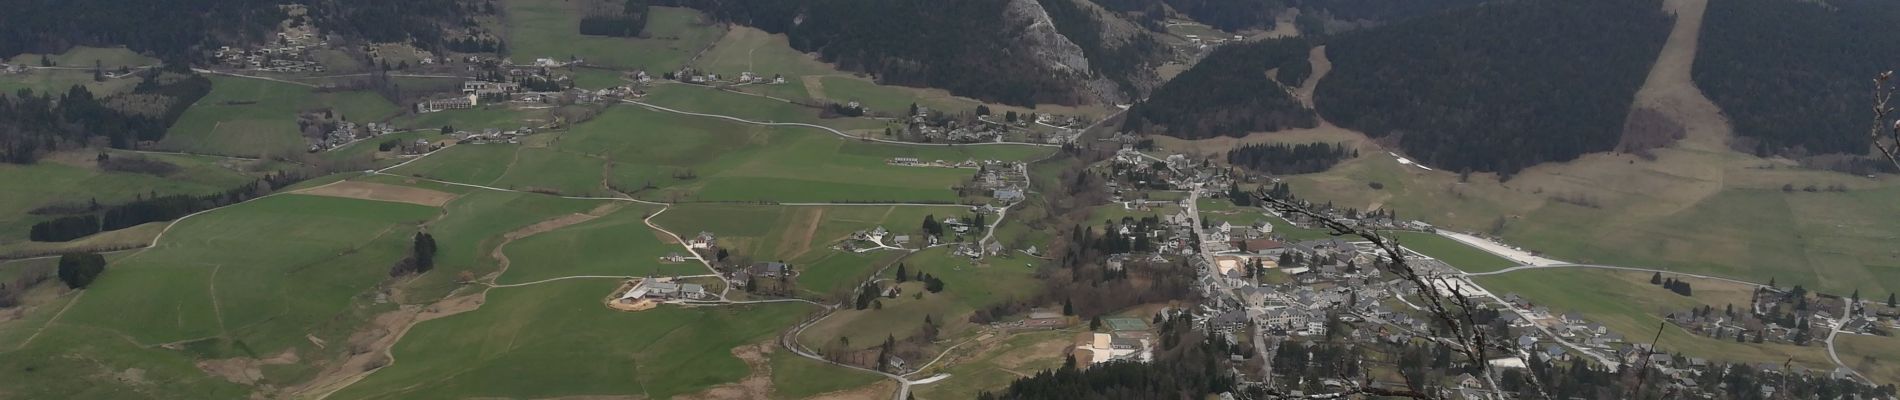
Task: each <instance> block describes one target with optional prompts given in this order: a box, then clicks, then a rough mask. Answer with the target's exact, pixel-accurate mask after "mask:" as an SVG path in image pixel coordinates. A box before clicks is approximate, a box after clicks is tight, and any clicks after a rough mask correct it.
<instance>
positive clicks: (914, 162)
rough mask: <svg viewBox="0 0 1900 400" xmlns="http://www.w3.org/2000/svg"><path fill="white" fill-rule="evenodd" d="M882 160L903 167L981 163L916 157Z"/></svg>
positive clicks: (973, 165) (968, 166) (974, 165)
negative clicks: (928, 159) (919, 158)
mask: <svg viewBox="0 0 1900 400" xmlns="http://www.w3.org/2000/svg"><path fill="white" fill-rule="evenodd" d="M884 162H885V163H886V164H890V165H898V166H905V167H938V168H978V166H980V165H981V164H978V163H977V162H976V160H963V162H955V163H953V162H949V161H944V160H932V161H923V160H918V159H917V157H892V158H891V159H889V160H885V161H884Z"/></svg>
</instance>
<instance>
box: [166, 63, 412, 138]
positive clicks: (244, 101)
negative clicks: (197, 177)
mask: <svg viewBox="0 0 1900 400" xmlns="http://www.w3.org/2000/svg"><path fill="white" fill-rule="evenodd" d="M320 109H330V110H332V111H333V112H335V113H337V114H340V115H338V118H344V119H348V120H349V121H354V122H358V123H363V122H373V121H380V120H383V119H386V118H389V117H391V116H393V115H395V114H396V112H397V111H398V110H397V108H396V105H395V104H391V103H390V102H389V101H388V100H384V99H383V98H382V97H381V96H378V95H375V94H372V93H368V92H326V93H318V92H315V91H313V90H311V89H310V88H308V87H304V86H298V85H292V84H287V83H279V82H271V81H265V80H261V79H244V78H231V77H221V76H212V77H211V93H210V94H207V95H205V97H204V98H202V99H199V100H198V102H197V103H196V104H193V105H192V106H191V108H190V109H187V110H185V114H184V115H183V116H181V117H179V118H178V122H176V123H174V124H173V125H172V127H171V129H170V130H168V131H166V133H165V139H164V140H161V141H159V147H160V148H164V149H168V150H177V151H187V152H198V153H211V154H226V155H243V156H260V155H274V154H285V153H289V152H301V151H303V150H304V149H305V147H306V145H307V143H306V142H305V140H304V138H303V136H302V133H301V132H299V131H298V128H297V114H298V113H299V112H301V111H311V110H320Z"/></svg>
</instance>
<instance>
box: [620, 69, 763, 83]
mask: <svg viewBox="0 0 1900 400" xmlns="http://www.w3.org/2000/svg"><path fill="white" fill-rule="evenodd" d="M642 74H645V73H644V72H642ZM722 78H724V77H722V76H720V75H719V74H717V73H712V72H704V71H700V70H697V69H694V68H692V67H683V68H680V69H679V70H678V71H674V72H673V73H672V77H671V78H670V79H674V80H678V81H680V82H686V83H697V84H701V85H710V84H715V83H721V82H726V81H724V80H722ZM728 83H733V84H740V85H748V84H750V85H761V84H783V83H785V76H784V75H780V74H772V77H771V78H766V77H765V75H764V74H758V73H753V72H752V71H745V72H740V73H739V76H738V77H737V78H735V79H732V80H731V81H730V82H728Z"/></svg>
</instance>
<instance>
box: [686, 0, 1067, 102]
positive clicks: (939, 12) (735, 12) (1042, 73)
mask: <svg viewBox="0 0 1900 400" xmlns="http://www.w3.org/2000/svg"><path fill="white" fill-rule="evenodd" d="M1007 3H1008V0H967V1H952V2H943V1H931V0H835V1H804V0H755V1H722V0H661V1H660V2H659V3H657V4H664V5H677V6H685V7H691V8H695V9H699V10H702V11H705V12H706V13H707V14H708V15H710V16H711V17H712V18H713V19H716V20H719V21H723V22H731V23H737V24H742V25H748V26H753V27H757V28H759V29H761V30H764V31H766V32H771V33H783V34H786V36H787V39H789V40H790V42H791V45H792V48H794V49H797V50H799V51H805V52H812V53H816V54H817V56H818V57H819V58H820V59H822V60H824V61H827V62H832V63H835V64H837V65H838V66H839V67H841V68H843V69H847V70H853V71H862V72H867V73H870V74H872V75H875V76H877V78H878V81H879V83H883V84H890V85H905V86H926V87H936V88H943V89H947V90H949V91H950V92H952V93H955V94H958V95H963V96H970V97H974V98H978V99H982V100H988V101H994V102H998V103H1003V104H1011V105H1021V106H1027V105H1032V104H1049V103H1054V104H1078V103H1081V102H1084V101H1085V100H1086V99H1087V98H1088V97H1089V96H1088V95H1087V94H1086V93H1084V91H1083V90H1081V87H1080V82H1081V81H1082V76H1081V74H1085V73H1086V71H1083V72H1081V74H1079V73H1076V72H1065V71H1059V70H1056V69H1054V68H1052V67H1050V66H1048V65H1047V64H1046V62H1047V61H1046V60H1042V59H1039V58H1038V57H1037V56H1035V55H1034V54H1033V52H1031V51H1028V49H1026V48H1025V46H1028V43H1029V41H1027V40H1023V38H1022V37H1019V36H1018V34H1019V33H1020V32H1021V31H1022V29H1021V28H1022V27H1020V26H1014V25H1013V24H1012V22H1011V21H1009V20H1008V18H1006V17H1005V14H1006V12H1005V11H1004V7H1005V6H1006V5H1007Z"/></svg>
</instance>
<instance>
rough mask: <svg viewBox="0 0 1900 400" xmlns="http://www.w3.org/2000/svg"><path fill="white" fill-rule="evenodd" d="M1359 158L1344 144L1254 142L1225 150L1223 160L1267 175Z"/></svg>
mask: <svg viewBox="0 0 1900 400" xmlns="http://www.w3.org/2000/svg"><path fill="white" fill-rule="evenodd" d="M1355 157H1359V150H1355V149H1353V148H1351V147H1350V146H1347V145H1346V144H1344V143H1339V144H1334V143H1301V144H1286V143H1256V144H1250V145H1245V146H1241V147H1238V148H1235V149H1233V150H1228V151H1227V163H1228V164H1233V165H1238V166H1242V167H1246V168H1248V169H1252V170H1255V171H1260V172H1265V173H1269V174H1286V175H1291V174H1307V173H1314V172H1321V171H1325V170H1327V169H1331V168H1332V167H1333V165H1334V164H1338V163H1339V162H1340V161H1341V160H1345V159H1348V158H1355Z"/></svg>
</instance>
